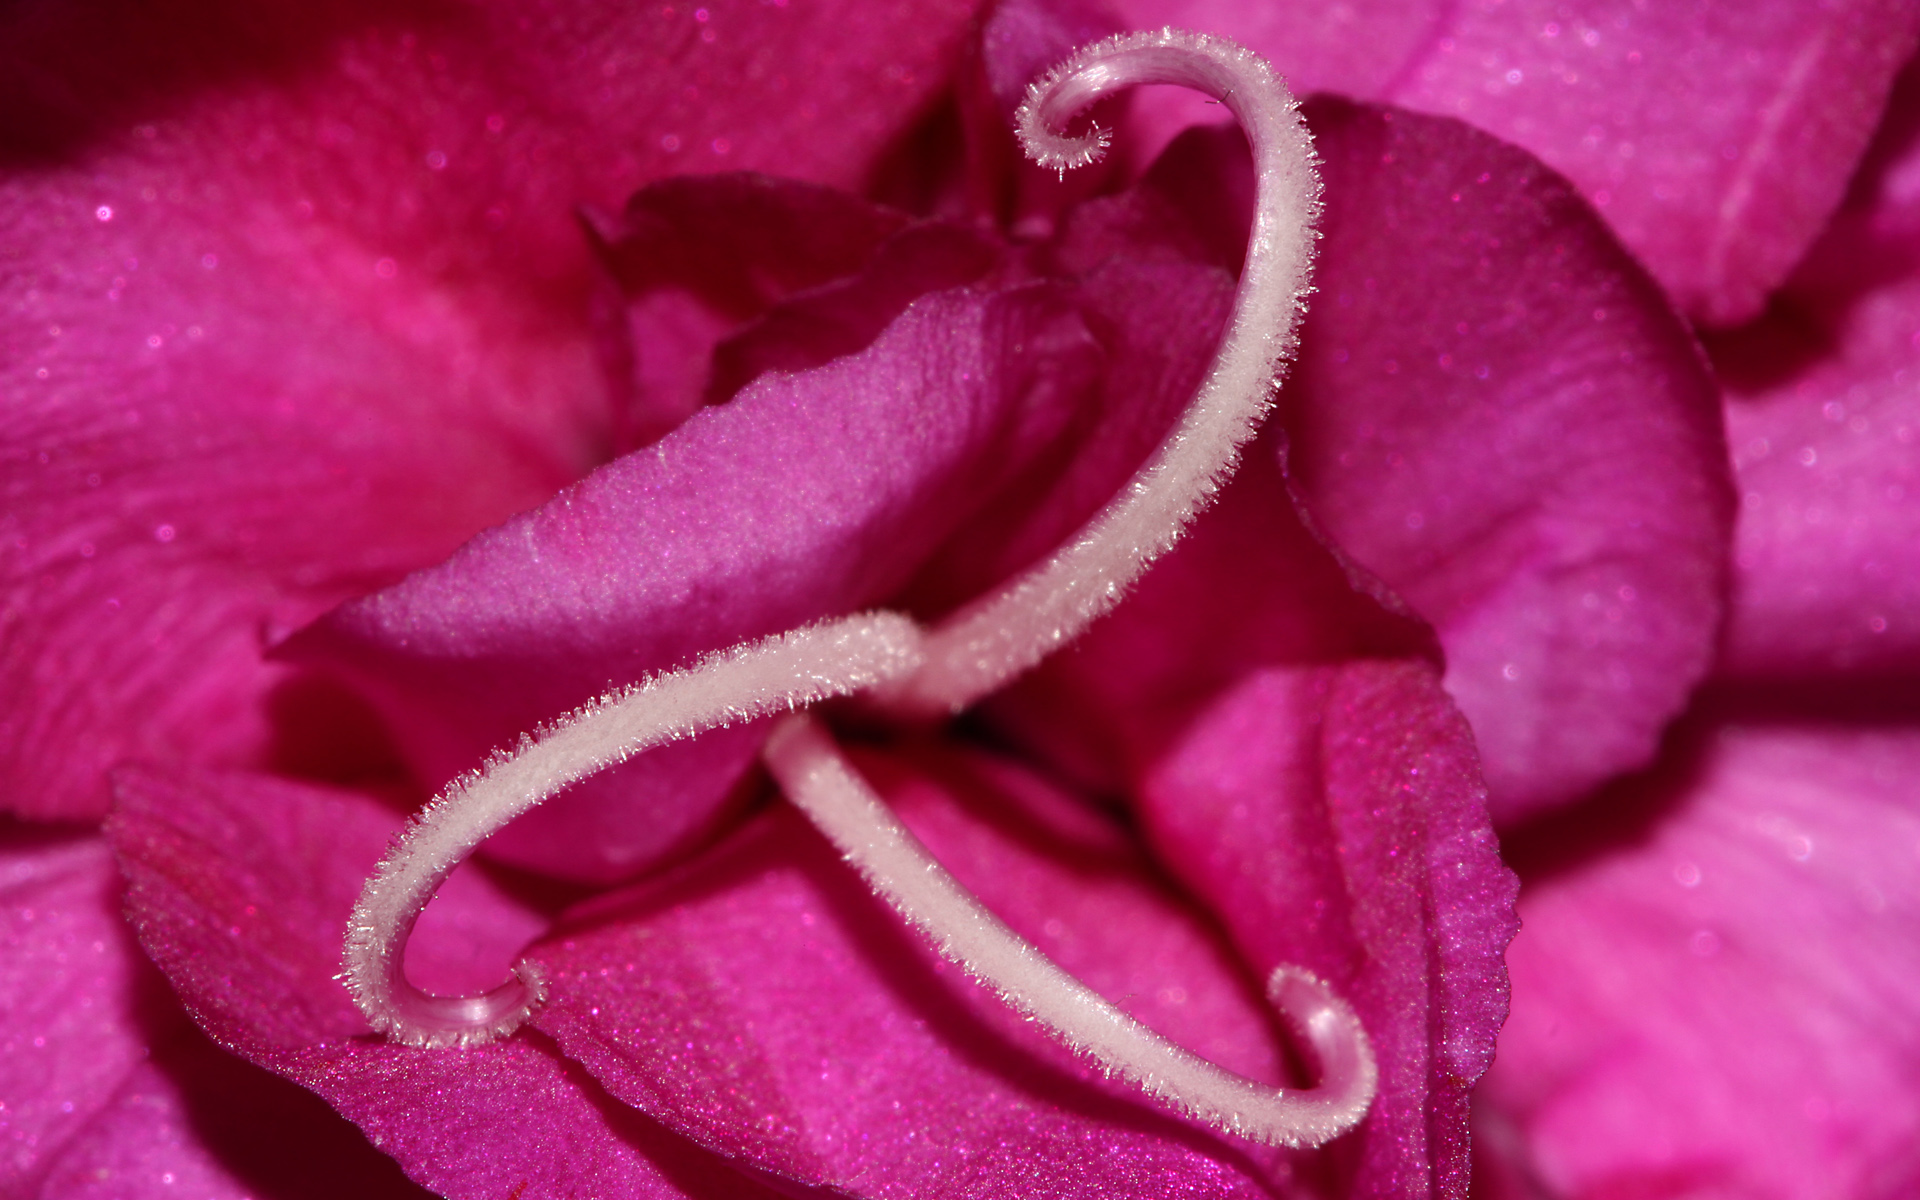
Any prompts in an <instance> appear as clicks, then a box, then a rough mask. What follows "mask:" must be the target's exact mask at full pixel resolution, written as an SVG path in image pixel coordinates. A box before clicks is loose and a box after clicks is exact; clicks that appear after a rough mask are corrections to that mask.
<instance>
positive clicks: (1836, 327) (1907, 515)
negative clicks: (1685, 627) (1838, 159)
mask: <svg viewBox="0 0 1920 1200" xmlns="http://www.w3.org/2000/svg"><path fill="white" fill-rule="evenodd" d="M1916 330H1920V71H1915V70H1910V71H1908V72H1907V74H1906V76H1905V77H1904V81H1903V84H1902V86H1901V88H1900V89H1899V90H1898V91H1897V92H1896V94H1895V102H1894V105H1893V108H1892V110H1891V111H1890V112H1889V114H1888V118H1887V122H1886V125H1885V127H1884V128H1883V130H1882V132H1881V135H1880V137H1879V139H1878V140H1877V142H1876V145H1875V149H1874V153H1873V154H1872V155H1871V156H1870V157H1869V160H1868V165H1867V167H1866V168H1865V169H1864V170H1863V171H1862V174H1861V176H1860V178H1858V179H1857V180H1856V181H1855V184H1854V189H1853V192H1852V194H1851V196H1850V198H1849V200H1848V204H1847V207H1846V208H1845V209H1844V210H1842V212H1841V213H1840V216H1839V218H1838V219H1837V220H1836V221H1835V222H1834V224H1833V226H1832V227H1831V228H1830V229H1829V230H1828V231H1827V233H1826V235H1825V236H1824V237H1823V238H1822V239H1821V240H1820V242H1819V243H1818V244H1817V245H1816V246H1815V247H1814V249H1813V252H1812V253H1811V254H1809V255H1808V256H1807V259H1806V261H1805V262H1804V263H1802V264H1801V266H1800V269H1799V270H1798V271H1797V272H1796V273H1795V275H1794V277H1793V279H1792V280H1790V281H1789V282H1788V284H1787V287H1786V288H1785V289H1784V290H1783V291H1782V292H1781V293H1780V294H1779V295H1778V296H1776V297H1775V299H1774V301H1773V304H1772V307H1771V308H1770V309H1769V310H1768V313H1767V315H1766V316H1765V317H1763V318H1761V319H1760V320H1759V321H1756V322H1754V323H1753V324H1752V325H1749V326H1746V327H1743V328H1741V329H1738V330H1734V331H1731V332H1729V333H1727V334H1726V335H1724V336H1722V337H1718V338H1715V339H1713V340H1712V341H1711V342H1710V343H1709V346H1710V348H1711V350H1712V351H1713V356H1714V365H1715V366H1716V367H1718V368H1719V370H1720V373H1721V376H1722V378H1724V379H1725V380H1726V381H1727V406H1726V407H1727V436H1728V440H1729V441H1730V442H1731V444H1732V450H1733V460H1734V464H1735V467H1736V471H1737V475H1736V483H1737V486H1738V488H1739V491H1740V501H1741V504H1740V520H1739V526H1738V531H1737V535H1736V540H1735V543H1734V591H1733V606H1732V612H1731V619H1730V621H1729V627H1728V631H1727V655H1726V660H1725V663H1724V669H1725V670H1728V671H1730V672H1732V673H1734V674H1739V675H1747V676H1752V675H1773V676H1790V677H1795V676H1797V677H1809V676H1814V675H1819V674H1823V673H1831V674H1835V675H1852V676H1856V677H1857V676H1861V675H1883V676H1884V675H1895V674H1902V675H1912V674H1913V673H1914V672H1916V671H1920V353H1916V343H1915V341H1914V338H1915V331H1916Z"/></svg>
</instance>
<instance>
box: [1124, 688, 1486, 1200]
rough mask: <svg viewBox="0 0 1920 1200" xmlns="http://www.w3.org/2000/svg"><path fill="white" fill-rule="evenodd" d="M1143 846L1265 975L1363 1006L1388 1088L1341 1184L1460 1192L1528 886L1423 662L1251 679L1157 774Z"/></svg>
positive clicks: (1143, 808) (1151, 778) (1372, 1189)
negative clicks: (1291, 978) (1325, 984)
mask: <svg viewBox="0 0 1920 1200" xmlns="http://www.w3.org/2000/svg"><path fill="white" fill-rule="evenodd" d="M1139 805H1140V813H1141V821H1142V824H1143V826H1144V829H1145V832H1146V835H1147V838H1148V841H1149V842H1150V844H1151V845H1152V846H1153V847H1154V849H1155V850H1156V852H1157V853H1158V854H1159V856H1160V857H1161V859H1162V860H1163V861H1164V862H1166V863H1167V865H1168V866H1169V867H1170V868H1171V869H1172V870H1173V872H1174V873H1175V874H1176V875H1177V876H1178V877H1179V878H1180V880H1181V881H1182V882H1183V883H1185V884H1186V885H1187V886H1188V887H1189V888H1191V889H1192V890H1193V891H1194V893H1195V894H1196V895H1197V896H1199V897H1200V898H1201V899H1202V900H1203V901H1204V902H1205V903H1206V904H1207V906H1208V907H1209V908H1210V909H1212V910H1213V911H1214V912H1215V913H1217V914H1218V915H1219V917H1220V920H1221V921H1222V923H1223V924H1224V925H1225V926H1226V928H1227V930H1228V932H1229V933H1230V934H1231V935H1232V936H1233V939H1234V942H1235V944H1236V945H1237V946H1238V947H1239V948H1240V950H1241V952H1242V953H1243V954H1244V955H1245V957H1246V959H1247V960H1248V962H1249V963H1250V964H1251V965H1252V966H1253V968H1254V969H1255V970H1256V971H1260V972H1265V971H1270V970H1272V969H1273V968H1274V967H1275V966H1277V965H1279V964H1282V963H1292V964H1297V965H1302V966H1305V967H1307V968H1308V969H1309V970H1312V971H1314V972H1315V973H1316V974H1319V975H1320V976H1322V977H1323V978H1325V979H1327V980H1328V981H1329V982H1331V983H1332V984H1333V986H1334V988H1335V989H1336V990H1337V991H1339V992H1340V993H1341V994H1342V995H1344V996H1345V997H1347V999H1348V1000H1349V1001H1350V1002H1351V1003H1352V1004H1353V1005H1354V1007H1355V1009H1356V1010H1357V1011H1358V1012H1359V1014H1360V1017H1361V1020H1362V1021H1363V1022H1364V1023H1365V1025H1366V1028H1367V1032H1368V1035H1369V1036H1370V1037H1371V1038H1372V1040H1373V1046H1374V1052H1375V1054H1376V1055H1377V1056H1378V1058H1379V1062H1380V1094H1379V1096H1378V1097H1377V1098H1376V1099H1375V1101H1374V1104H1373V1109H1372V1110H1371V1111H1370V1112H1369V1113H1368V1115H1367V1119H1366V1121H1365V1122H1364V1123H1363V1124H1362V1125H1361V1126H1360V1129H1359V1131H1358V1132H1357V1133H1356V1134H1355V1135H1354V1143H1355V1144H1354V1145H1352V1146H1351V1148H1350V1149H1348V1150H1347V1151H1346V1152H1344V1153H1342V1154H1339V1155H1337V1156H1335V1157H1334V1159H1333V1161H1332V1162H1331V1163H1327V1164H1323V1165H1322V1169H1323V1170H1326V1171H1329V1172H1330V1174H1331V1176H1332V1180H1333V1184H1332V1187H1331V1188H1330V1189H1329V1190H1330V1192H1331V1193H1334V1194H1340V1195H1364V1196H1404V1197H1428V1196H1453V1197H1460V1196H1464V1195H1465V1194H1466V1189H1467V1182H1468V1176H1469V1163H1468V1159H1467V1099H1468V1092H1469V1089H1471V1088H1472V1086H1473V1084H1474V1081H1475V1080H1476V1079H1478V1078H1479V1077H1480V1075H1481V1073H1482V1072H1483V1071H1485V1070H1486V1069H1487V1064H1488V1062H1489V1061H1490V1060H1491V1058H1492V1054H1493V1041H1494V1035H1495V1034H1496V1033H1497V1032H1498V1031H1499V1028H1500V1023H1501V1021H1502V1020H1503V1019H1504V1018H1505V1016H1506V1009H1507V980H1506V969H1505V967H1504V965H1503V963H1502V958H1501V956H1502V952H1503V951H1504V950H1505V948H1506V945H1507V943H1508V941H1509V940H1510V939H1512V937H1513V935H1514V931H1515V929H1516V927H1517V922H1516V921H1515V919H1514V916H1513V899H1514V893H1515V889H1516V884H1515V880H1514V878H1513V874H1512V873H1511V872H1510V871H1508V870H1507V869H1506V867H1505V866H1504V865H1503V864H1502V863H1501V862H1500V857H1499V851H1498V847H1497V845H1496V843H1495V840H1494V836H1493V830H1492V828H1491V827H1490V826H1489V824H1488V821H1487V814H1486V807H1485V801H1484V794H1483V793H1482V791H1481V786H1480V782H1479V774H1478V771H1477V770H1476V766H1475V762H1474V751H1473V739H1472V737H1471V735H1470V734H1469V733H1468V731H1467V728H1466V725H1465V722H1464V721H1462V720H1461V719H1460V716H1459V713H1458V711H1457V710H1456V709H1455V708H1454V707H1453V705H1452V704H1451V703H1450V702H1449V701H1448V699H1447V697H1446V695H1445V693H1444V692H1442V691H1441V689H1440V687H1439V683H1438V680H1437V679H1436V678H1435V672H1434V671H1433V669H1432V668H1431V667H1429V666H1427V665H1426V664H1424V663H1418V662H1402V663H1384V662H1372V663H1356V664H1350V665H1344V666H1328V667H1318V668H1298V669H1278V668H1276V669H1268V670H1261V671H1250V672H1249V673H1248V674H1247V675H1246V677H1245V678H1244V679H1242V680H1241V681H1240V682H1239V683H1237V684H1236V685H1235V686H1233V687H1231V688H1229V689H1227V690H1225V691H1223V692H1222V693H1221V694H1220V695H1219V696H1217V697H1216V698H1215V699H1214V700H1212V701H1211V702H1210V703H1208V704H1207V705H1205V706H1204V707H1202V708H1200V709H1199V710H1198V711H1197V712H1196V713H1195V715H1194V716H1193V718H1192V720H1191V721H1190V722H1188V723H1187V724H1186V725H1185V726H1184V728H1183V729H1182V730H1181V732H1180V734H1179V735H1178V737H1177V738H1176V739H1175V740H1174V741H1173V742H1172V743H1171V744H1169V745H1168V746H1167V748H1166V750H1165V752H1164V753H1163V754H1162V755H1161V756H1160V757H1159V759H1158V760H1157V761H1156V762H1155V763H1154V764H1153V766H1152V767H1151V768H1150V769H1148V771H1147V772H1146V773H1145V776H1144V780H1143V782H1142V784H1141V791H1140V799H1139Z"/></svg>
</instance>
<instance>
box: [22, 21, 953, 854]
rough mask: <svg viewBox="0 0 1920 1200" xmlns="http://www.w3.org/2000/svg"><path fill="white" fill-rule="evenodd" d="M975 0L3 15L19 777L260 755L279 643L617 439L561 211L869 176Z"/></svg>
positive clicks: (70, 790) (26, 806) (542, 492)
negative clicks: (769, 183)
mask: <svg viewBox="0 0 1920 1200" xmlns="http://www.w3.org/2000/svg"><path fill="white" fill-rule="evenodd" d="M968 8H969V6H968V5H965V4H961V3H955V2H949V0H942V2H941V3H938V4H935V5H932V6H929V5H925V4H914V5H906V4H879V5H876V4H869V3H857V4H856V3H839V4H834V5H829V6H827V7H820V6H815V5H807V6H799V7H796V8H793V9H788V8H787V7H785V6H774V5H764V4H755V3H751V2H743V3H718V2H716V3H714V4H711V5H706V6H702V7H700V8H699V9H697V10H696V9H694V8H692V7H691V6H682V7H680V8H677V9H676V8H675V7H674V6H671V5H669V6H648V7H644V8H635V7H633V6H631V5H612V4H595V3H577V4H572V5H569V6H566V10H565V11H547V12H543V13H542V14H541V15H540V17H539V19H537V20H536V19H535V18H534V17H532V16H530V15H527V14H525V13H523V12H521V11H520V10H519V9H518V8H517V7H515V6H469V7H464V8H461V9H459V10H457V11H454V10H448V11H436V12H434V13H432V14H427V13H424V12H421V11H418V10H415V11H408V12H389V11H379V12H376V11H374V10H372V9H369V8H367V7H366V6H359V5H351V4H338V5H320V6H315V5H301V6H297V7H293V8H286V9H284V10H278V9H277V10H274V11H272V12H259V11H255V10H254V9H252V8H249V7H247V6H216V8H214V9H212V10H207V9H206V7H205V6H203V5H202V6H193V5H188V6H179V5H160V6H148V7H143V8H140V9H139V10H138V11H137V12H136V11H133V10H131V9H129V10H127V11H124V12H123V11H121V10H119V9H112V10H111V11H109V10H108V9H101V8H97V7H95V8H87V7H82V8H77V9H64V8H63V9H58V10H45V11H42V10H38V9H35V10H33V11H31V12H29V11H27V10H21V9H9V10H8V12H7V13H6V14H5V16H4V17H0V60H4V69H0V79H4V80H5V82H4V84H0V161H4V162H6V164H7V165H8V167H9V171H8V176H7V179H6V181H5V183H4V184H0V240H3V241H4V242H5V243H6V244H7V245H8V247H9V250H8V255H9V258H8V262H7V268H6V271H5V274H4V282H0V297H3V298H4V307H5V308H6V310H7V311H8V312H9V313H10V314H12V315H11V316H10V317H9V320H8V321H7V323H6V325H5V326H4V329H0V363H4V364H5V366H4V367H3V368H0V414H3V415H0V444H4V445H5V446H6V447H7V450H6V452H5V454H6V457H5V458H4V459H0V497H4V501H3V502H4V505H5V510H4V514H3V515H0V555H4V559H0V587H4V588H5V592H4V600H0V605H3V608H4V611H5V612H6V613H7V618H6V621H7V636H6V637H5V638H4V639H0V643H3V644H4V646H5V649H4V651H0V697H4V699H3V700H0V705H3V706H4V707H0V764H4V765H0V796H3V797H5V803H6V804H8V805H9V806H11V807H12V808H14V809H15V810H16V811H19V812H23V813H27V814H31V815H36V816H80V815H97V814H98V813H100V812H102V811H104V808H105V804H106V790H105V785H104V782H103V779H104V774H103V773H104V771H105V770H106V769H107V768H108V767H109V766H111V765H112V764H113V763H115V762H118V761H121V760H123V759H126V758H135V757H137V758H147V759H154V760H159V761H172V760H180V759H182V758H184V759H186V760H190V761H197V762H215V763H219V762H229V763H231V762H240V763H248V764H254V765H265V764H267V763H269V762H271V761H272V760H273V756H274V754H275V746H274V740H275V737H276V735H277V730H276V728H275V721H276V717H277V714H274V713H271V712H269V711H267V707H268V706H267V705H266V704H265V703H263V701H264V700H265V698H266V697H267V696H268V695H269V693H271V692H272V691H273V690H274V689H275V688H276V687H277V686H279V685H281V684H283V683H284V682H285V677H286V671H285V669H284V668H278V667H271V666H263V665H262V664H261V661H260V648H261V644H262V641H263V640H264V639H267V638H271V637H272V636H274V635H276V634H278V633H279V632H283V631H285V630H286V629H289V628H294V627H298V626H299V625H301V624H304V623H305V622H307V621H309V620H311V619H312V618H313V617H315V616H317V615H318V614H319V613H321V612H324V611H325V610H326V609H327V608H328V607H330V606H332V605H333V604H335V603H337V602H338V601H340V600H341V599H343V598H345V597H348V596H351V595H357V594H361V593H363V592H365V591H367V590H368V589H370V588H372V587H377V586H380V585H382V584H384V583H387V582H390V581H392V580H393V579H395V578H397V577H399V576H400V575H401V574H404V572H405V571H407V570H410V569H412V568H415V567H418V566H420V565H422V564H425V563H429V562H433V561H436V560H438V559H440V558H441V557H443V556H444V555H445V554H446V553H447V552H448V551H450V550H451V549H452V548H453V547H454V546H456V545H457V544H458V543H459V542H460V541H461V540H462V539H464V538H465V537H467V536H469V535H470V534H471V533H472V532H473V531H475V530H477V529H479V528H482V527H485V526H487V525H490V524H493V523H495V522H497V521H498V520H500V519H502V518H504V517H505V516H507V515H508V514H510V513H512V512H515V511H519V510H521V509H524V508H527V507H530V506H531V505H533V504H535V503H537V502H538V501H539V500H541V499H542V498H544V497H546V496H549V495H551V494H552V492H553V491H554V490H555V489H556V488H558V487H559V486H561V485H562V484H564V483H565V482H567V481H568V480H570V479H573V478H576V477H577V476H578V475H579V474H580V473H581V472H582V471H583V470H584V469H585V468H586V467H587V466H589V465H590V464H591V463H592V462H593V461H595V460H597V459H598V458H600V457H602V456H603V455H604V453H605V449H606V445H607V438H608V432H609V426H610V424H611V423H612V422H611V420H610V417H609V414H608V411H607V406H606V401H607V397H606V393H605V388H604V386H603V383H602V381H601V380H600V379H599V377H598V375H599V372H598V366H597V364H596V362H595V357H594V354H593V352H592V345H591V339H590V337H589V332H588V322H587V320H586V316H587V313H586V302H585V296H586V292H587V284H588V280H589V278H590V276H589V261H590V260H589V255H588V253H587V242H586V239H585V238H584V237H583V236H582V235H581V233H580V230H579V229H578V227H577V226H576V224H575V222H574V220H573V209H574V207H575V206H576V205H578V204H580V203H582V202H586V201H592V202H598V203H601V204H609V203H612V202H614V201H617V200H618V199H619V198H620V197H622V196H624V195H625V194H627V193H628V192H630V191H631V190H632V189H633V188H634V187H636V186H638V185H640V184H641V183H644V182H645V181H646V180H648V179H650V178H655V177H658V176H660V175H663V174H665V173H667V172H670V171H676V170H686V169H700V168H712V167H718V166H758V167H763V168H768V169H777V170H780V171H782V172H785V173H788V174H793V175H798V176H804V177H810V178H814V179H820V180H826V181H831V182H836V183H842V184H845V183H851V182H853V181H855V180H857V179H858V178H860V177H861V175H862V174H863V173H864V172H865V170H866V169H867V168H868V167H869V166H870V164H871V163H872V161H873V159H874V158H875V157H876V155H877V153H878V151H879V149H880V147H881V146H882V145H883V144H884V143H885V142H886V141H887V140H888V139H889V138H890V137H892V136H893V135H894V134H895V133H897V132H898V131H899V130H900V129H901V128H902V127H903V126H904V125H905V124H906V122H907V120H908V118H909V115H910V114H911V113H912V112H913V111H914V110H915V108H916V107H918V106H919V105H920V104H922V103H924V101H925V99H926V98H927V97H929V96H931V95H932V94H933V93H934V91H935V90H936V88H937V86H938V83H939V79H940V77H941V74H942V72H943V68H944V65H945V62H946V59H947V57H948V56H949V55H950V54H951V53H952V52H953V50H954V49H955V47H956V46H957V44H958V40H959V37H960V35H961V32H962V29H963V26H964V22H965V20H966V18H967V16H968ZM788 54H793V55H798V56H800V59H804V60H805V61H807V63H808V67H807V70H806V72H805V73H804V74H801V73H798V72H795V73H793V74H788V73H787V72H785V71H782V70H781V69H780V68H779V63H780V62H781V61H783V59H782V58H781V57H780V56H784V55H788ZM824 130H831V133H830V135H829V134H824V133H823V132H822V131H824ZM295 707H298V706H297V705H296V706H295ZM324 717H326V714H322V713H307V712H303V713H299V714H297V715H296V718H290V723H291V721H292V720H293V719H304V720H309V721H311V720H318V719H323V718H324Z"/></svg>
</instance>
